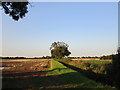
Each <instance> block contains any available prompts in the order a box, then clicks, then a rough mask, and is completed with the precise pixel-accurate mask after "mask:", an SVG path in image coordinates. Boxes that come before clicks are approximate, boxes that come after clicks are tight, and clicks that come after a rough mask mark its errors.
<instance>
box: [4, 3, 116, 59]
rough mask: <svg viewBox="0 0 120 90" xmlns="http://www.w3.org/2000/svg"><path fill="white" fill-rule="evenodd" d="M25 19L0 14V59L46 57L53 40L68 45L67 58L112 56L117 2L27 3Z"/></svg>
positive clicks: (114, 49) (114, 44)
mask: <svg viewBox="0 0 120 90" xmlns="http://www.w3.org/2000/svg"><path fill="white" fill-rule="evenodd" d="M31 4H32V7H31V6H29V12H28V13H27V15H26V17H24V18H23V19H21V20H19V21H14V20H12V19H11V17H9V16H8V15H5V14H4V13H3V15H2V19H3V20H2V26H3V28H2V29H3V33H2V35H3V44H2V45H3V53H2V55H3V56H28V57H32V56H46V55H50V50H49V47H50V45H51V44H52V43H53V42H55V41H63V42H65V43H67V44H68V45H69V50H70V51H71V53H72V54H71V55H70V56H101V55H108V54H113V53H116V49H117V46H118V6H117V5H118V4H117V2H96V3H95V2H84V3H83V2H79V3H78V2H76V3H73V2H66V3H65V2H64V3H62V2H61V3H60V2H58V3H55V2H49V3H46V2H45V3H43V2H36V3H31Z"/></svg>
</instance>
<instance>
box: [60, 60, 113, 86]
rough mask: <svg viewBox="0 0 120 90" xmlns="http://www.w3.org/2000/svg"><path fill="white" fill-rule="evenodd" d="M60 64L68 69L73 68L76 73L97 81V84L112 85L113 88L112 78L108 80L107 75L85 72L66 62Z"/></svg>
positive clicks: (90, 71)
mask: <svg viewBox="0 0 120 90" xmlns="http://www.w3.org/2000/svg"><path fill="white" fill-rule="evenodd" d="M59 62H60V63H62V64H63V65H65V66H67V67H68V68H71V69H73V70H75V71H78V72H80V73H82V74H83V75H84V76H86V77H88V78H90V79H92V80H95V81H96V82H100V83H103V84H104V85H106V84H107V85H111V86H112V81H111V79H110V78H108V76H107V75H105V74H98V73H94V72H93V71H92V70H83V69H80V68H77V67H75V66H72V65H68V64H66V63H64V62H61V61H59Z"/></svg>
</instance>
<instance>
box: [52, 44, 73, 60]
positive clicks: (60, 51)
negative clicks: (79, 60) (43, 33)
mask: <svg viewBox="0 0 120 90" xmlns="http://www.w3.org/2000/svg"><path fill="white" fill-rule="evenodd" d="M68 47H69V46H68V45H67V44H66V43H64V42H54V43H52V45H51V47H50V50H51V56H52V57H53V58H62V57H65V56H69V55H70V54H71V52H69V50H68Z"/></svg>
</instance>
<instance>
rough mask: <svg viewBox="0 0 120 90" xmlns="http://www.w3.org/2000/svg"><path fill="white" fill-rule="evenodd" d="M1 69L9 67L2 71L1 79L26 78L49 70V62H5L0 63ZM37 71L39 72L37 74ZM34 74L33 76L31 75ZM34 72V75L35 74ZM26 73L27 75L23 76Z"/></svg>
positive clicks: (42, 60) (41, 60)
mask: <svg viewBox="0 0 120 90" xmlns="http://www.w3.org/2000/svg"><path fill="white" fill-rule="evenodd" d="M0 63H2V64H0V65H1V66H2V67H10V68H7V69H3V70H2V75H3V77H8V76H9V77H13V78H15V77H18V76H20V77H22V76H23V77H26V76H28V75H29V76H37V75H41V74H44V75H45V72H44V73H43V72H42V71H45V70H48V69H49V68H51V60H49V59H48V60H44V59H39V60H38V59H37V60H7V61H4V60H3V62H0ZM38 71H39V72H38ZM33 72H34V74H33ZM35 72H36V73H35ZM23 73H24V74H23ZM25 73H28V74H25Z"/></svg>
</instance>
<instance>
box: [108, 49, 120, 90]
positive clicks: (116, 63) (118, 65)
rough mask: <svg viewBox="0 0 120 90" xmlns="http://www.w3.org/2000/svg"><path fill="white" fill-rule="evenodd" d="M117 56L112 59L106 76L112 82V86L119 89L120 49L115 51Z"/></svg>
mask: <svg viewBox="0 0 120 90" xmlns="http://www.w3.org/2000/svg"><path fill="white" fill-rule="evenodd" d="M117 52H118V54H116V55H114V56H113V57H112V64H111V67H110V70H109V71H108V75H109V77H110V79H111V80H112V82H113V85H114V86H116V87H118V88H120V47H119V48H118V50H117Z"/></svg>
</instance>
